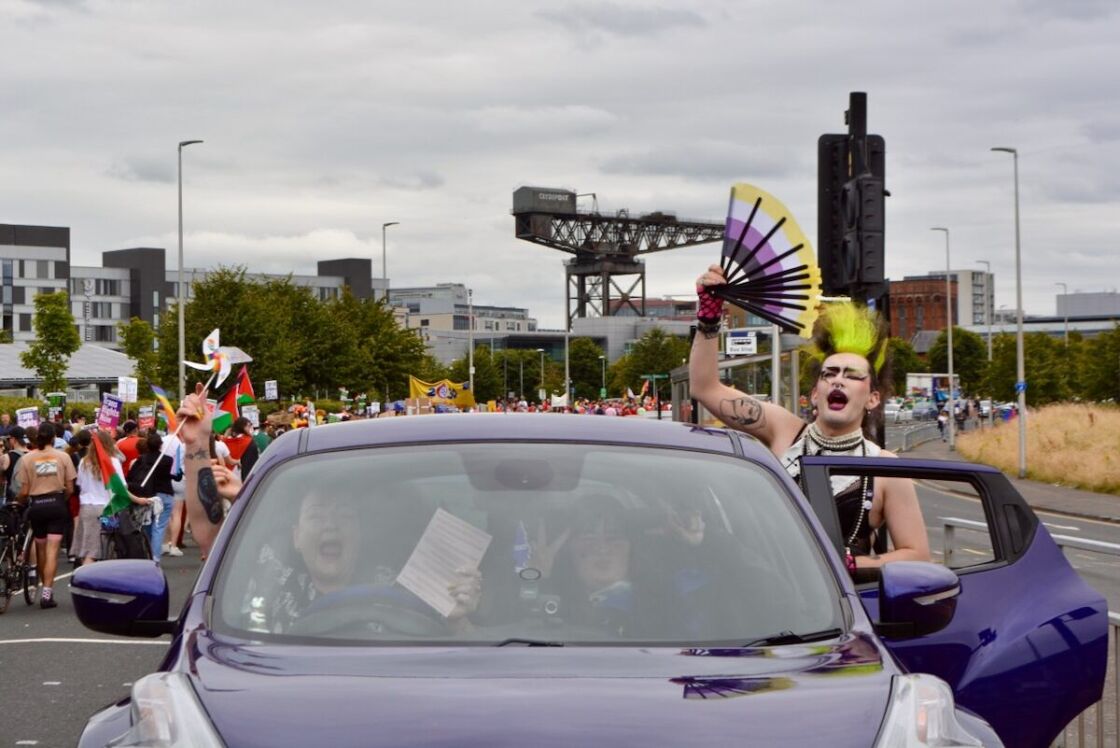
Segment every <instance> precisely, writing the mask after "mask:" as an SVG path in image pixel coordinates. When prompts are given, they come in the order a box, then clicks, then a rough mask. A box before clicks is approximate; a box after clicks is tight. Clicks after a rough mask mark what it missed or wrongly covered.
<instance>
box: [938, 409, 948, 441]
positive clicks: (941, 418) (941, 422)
mask: <svg viewBox="0 0 1120 748" xmlns="http://www.w3.org/2000/svg"><path fill="white" fill-rule="evenodd" d="M948 425H949V416H947V415H945V410H944V408H943V409H941V410H939V411H938V412H937V433H939V434H941V441H945V440H946V439H948V434H947V433H946V431H945V429H946V428H947V427H948Z"/></svg>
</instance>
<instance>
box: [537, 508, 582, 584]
mask: <svg viewBox="0 0 1120 748" xmlns="http://www.w3.org/2000/svg"><path fill="white" fill-rule="evenodd" d="M571 534H572V531H571V529H570V528H569V529H567V530H565V531H564V532H562V533H560V535H558V536H557V537H556V539H555V540H553V541H552V542H551V543H550V542H548V531H547V529H546V528H545V526H544V520H543V519H542V520H540V521H539V522H537V540H536V542H533V541H529V547H530V548H531V549H532V556H531V558H532V563H533V566H535V567H536V568H537V569H539V570H540V572H541V576H542V577H544V578H546V579H547V578H548V577H549V576H550V575H551V574H552V567H553V565H554V564H555V563H556V556H557V555H558V554H559V553H560V549H561V548H563V547H564V543H566V542H567V541H568V536H569V535H571Z"/></svg>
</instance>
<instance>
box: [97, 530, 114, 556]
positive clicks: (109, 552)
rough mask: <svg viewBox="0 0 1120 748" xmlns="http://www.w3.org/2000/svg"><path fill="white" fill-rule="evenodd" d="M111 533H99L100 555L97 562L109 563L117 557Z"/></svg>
mask: <svg viewBox="0 0 1120 748" xmlns="http://www.w3.org/2000/svg"><path fill="white" fill-rule="evenodd" d="M113 535H114V533H113V532H112V531H109V532H103V533H101V554H100V555H99V556H98V559H97V560H98V561H110V560H112V559H114V558H116V557H117V544H116V542H114V541H115V538H114V537H113Z"/></svg>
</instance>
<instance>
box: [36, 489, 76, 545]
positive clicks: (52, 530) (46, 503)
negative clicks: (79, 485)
mask: <svg viewBox="0 0 1120 748" xmlns="http://www.w3.org/2000/svg"><path fill="white" fill-rule="evenodd" d="M30 504H31V506H30V507H29V508H28V510H27V520H28V521H29V522H30V523H31V532H32V534H34V535H35V539H36V540H42V539H43V538H45V537H47V536H48V535H63V534H65V532H66V526H67V525H69V524H70V523H71V521H72V520H71V519H70V507H69V506H68V505H67V504H66V498H65V497H64V496H63V495H62V494H60V493H49V494H44V495H42V496H32V497H31V501H30Z"/></svg>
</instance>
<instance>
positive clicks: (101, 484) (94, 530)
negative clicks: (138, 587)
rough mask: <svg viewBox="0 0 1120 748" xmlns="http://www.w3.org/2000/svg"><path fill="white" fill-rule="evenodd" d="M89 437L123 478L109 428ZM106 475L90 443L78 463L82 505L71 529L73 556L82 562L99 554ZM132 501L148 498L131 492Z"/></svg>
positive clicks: (106, 496)
mask: <svg viewBox="0 0 1120 748" xmlns="http://www.w3.org/2000/svg"><path fill="white" fill-rule="evenodd" d="M92 439H97V440H98V441H99V442H100V443H101V447H102V449H103V450H104V452H105V454H106V455H107V456H108V458H109V464H110V465H112V469H113V472H115V473H116V474H117V475H119V476H120V478H121V480H122V481H123V480H125V473H124V466H123V463H122V461H121V454H120V452H118V451H117V446H116V444H114V443H113V439H112V437H110V436H109V432H108V431H101V430H98V431H97V432H95V433H94V434H93V435H92V437H91V440H92ZM106 482H107V481H106V479H105V476H104V475H102V473H101V460H100V459H99V456H98V450H97V449H96V448H94V447H93V446H92V445H91V448H90V449H89V450H88V451H87V452H86V456H85V457H83V458H82V461H81V462H80V463H79V464H78V501H79V502H80V504H81V506H80V507H79V510H78V529H77V531H76V532H75V533H74V548H73V549H71V550H72V552H73V554H74V556H75V557H76V558H77V559H78V560H79V562H80V563H81V564H82V565H83V566H85V565H87V564H92V563H93V562H94V561H96V560H97V559H99V558H101V513H102V512H103V511H105V507H106V506H107V505H108V504H109V500H110V499H111V498H112V497H111V496H110V494H109V488H108V486H107V485H106ZM129 493H130V498H131V499H132V502H133V503H134V504H138V505H140V506H145V505H147V504H148V503H149V502H148V500H147V499H144V498H141V497H138V496H134V495H131V492H129Z"/></svg>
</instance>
